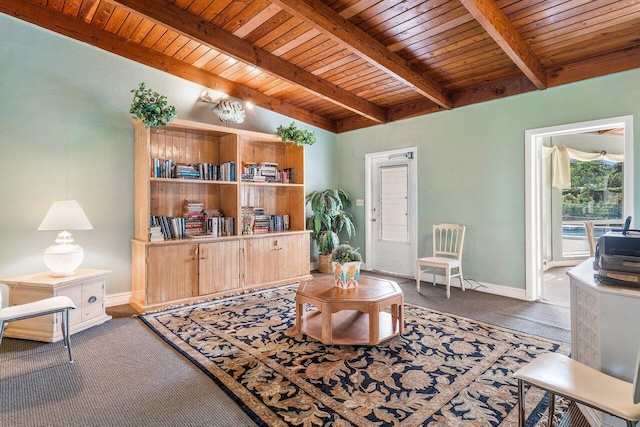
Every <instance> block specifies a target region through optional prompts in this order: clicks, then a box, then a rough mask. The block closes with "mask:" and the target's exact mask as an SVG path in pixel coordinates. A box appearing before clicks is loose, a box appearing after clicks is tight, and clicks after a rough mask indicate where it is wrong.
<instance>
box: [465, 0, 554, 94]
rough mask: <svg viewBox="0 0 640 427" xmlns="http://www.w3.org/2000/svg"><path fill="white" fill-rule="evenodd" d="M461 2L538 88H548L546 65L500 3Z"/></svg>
mask: <svg viewBox="0 0 640 427" xmlns="http://www.w3.org/2000/svg"><path fill="white" fill-rule="evenodd" d="M460 2H461V3H462V5H463V6H464V7H466V8H467V10H468V11H469V13H470V14H471V15H472V16H473V17H474V18H475V19H476V21H478V23H479V24H480V25H481V26H482V28H484V30H485V31H486V32H487V33H489V35H490V36H491V37H492V38H493V39H494V40H495V42H496V43H498V45H499V46H500V48H501V49H502V50H503V51H504V52H505V53H506V54H507V56H509V58H511V60H512V61H513V62H514V63H515V64H516V65H517V66H518V68H520V70H521V71H522V72H523V73H524V75H525V76H527V78H529V80H531V82H532V83H533V84H534V85H536V87H537V88H538V89H546V88H547V75H546V70H545V67H544V65H542V62H540V59H539V58H538V57H537V55H536V54H535V53H534V52H533V50H532V49H531V47H530V46H529V45H528V44H527V42H525V41H524V39H523V38H522V36H521V35H520V33H518V30H516V28H515V27H514V26H513V24H512V23H511V22H510V21H509V19H508V18H507V16H506V15H505V14H504V13H503V12H502V11H501V10H500V8H499V7H498V5H497V4H496V3H495V2H494V1H493V0H460Z"/></svg>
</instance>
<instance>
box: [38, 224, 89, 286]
mask: <svg viewBox="0 0 640 427" xmlns="http://www.w3.org/2000/svg"><path fill="white" fill-rule="evenodd" d="M56 243H58V244H57V245H53V246H49V247H48V248H47V249H46V250H45V251H44V265H46V266H47V268H48V269H49V270H51V275H52V276H53V277H65V276H73V275H74V274H75V270H76V268H78V267H79V266H80V264H82V259H83V258H84V251H83V250H82V248H81V247H80V246H78V245H74V244H72V243H73V239H72V238H71V233H69V232H68V231H63V232H62V233H60V234H58V238H57V239H56Z"/></svg>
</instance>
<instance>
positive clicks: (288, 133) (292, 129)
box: [276, 122, 316, 146]
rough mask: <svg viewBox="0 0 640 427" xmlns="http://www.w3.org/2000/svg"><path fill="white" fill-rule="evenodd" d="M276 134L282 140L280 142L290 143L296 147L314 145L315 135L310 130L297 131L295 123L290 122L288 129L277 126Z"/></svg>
mask: <svg viewBox="0 0 640 427" xmlns="http://www.w3.org/2000/svg"><path fill="white" fill-rule="evenodd" d="M276 134H277V135H278V136H279V137H280V138H281V139H282V142H284V143H287V142H292V143H294V144H295V145H297V146H301V145H313V144H315V143H316V134H315V133H314V132H313V131H310V130H304V129H298V128H297V127H296V124H295V122H292V123H291V124H290V125H289V126H288V127H284V126H278V127H277V129H276Z"/></svg>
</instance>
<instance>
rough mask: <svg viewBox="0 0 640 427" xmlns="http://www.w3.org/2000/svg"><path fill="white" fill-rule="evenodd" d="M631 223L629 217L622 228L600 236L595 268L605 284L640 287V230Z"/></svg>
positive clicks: (598, 276)
mask: <svg viewBox="0 0 640 427" xmlns="http://www.w3.org/2000/svg"><path fill="white" fill-rule="evenodd" d="M630 223H631V217H628V218H627V220H626V222H625V225H624V228H623V229H622V230H616V231H610V232H608V233H606V234H603V235H602V236H600V237H599V238H598V241H597V243H596V253H595V259H594V262H593V269H594V270H596V271H598V274H596V277H597V278H598V279H599V280H600V282H602V283H603V284H606V285H615V286H630V287H638V288H640V231H639V230H630V229H629V226H630Z"/></svg>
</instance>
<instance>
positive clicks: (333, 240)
mask: <svg viewBox="0 0 640 427" xmlns="http://www.w3.org/2000/svg"><path fill="white" fill-rule="evenodd" d="M306 203H307V204H310V205H311V211H312V212H313V213H312V214H311V215H308V216H307V221H306V222H307V230H311V239H312V240H314V241H316V242H317V243H318V252H319V255H318V271H320V272H321V273H331V272H332V270H333V269H332V267H331V252H333V250H334V249H336V248H337V247H338V246H340V238H339V237H338V233H340V232H345V233H346V234H347V236H348V237H349V238H351V237H352V236H353V235H354V233H355V226H354V224H353V216H352V215H351V214H350V213H349V212H346V211H345V210H344V209H345V208H348V207H350V206H351V199H350V197H349V195H348V194H347V193H346V192H345V191H343V190H340V189H331V188H328V189H326V190H322V191H319V190H317V191H314V192H312V193H310V194H309V195H308V196H307V199H306Z"/></svg>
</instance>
